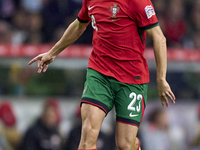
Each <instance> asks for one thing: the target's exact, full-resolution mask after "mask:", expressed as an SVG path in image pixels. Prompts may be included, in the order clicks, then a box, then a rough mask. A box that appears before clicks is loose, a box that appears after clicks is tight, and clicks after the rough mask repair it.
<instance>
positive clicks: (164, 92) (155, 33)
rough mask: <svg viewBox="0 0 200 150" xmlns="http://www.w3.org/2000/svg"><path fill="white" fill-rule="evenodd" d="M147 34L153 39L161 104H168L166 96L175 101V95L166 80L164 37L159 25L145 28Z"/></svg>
mask: <svg viewBox="0 0 200 150" xmlns="http://www.w3.org/2000/svg"><path fill="white" fill-rule="evenodd" d="M145 31H146V33H147V35H148V36H149V37H150V38H151V39H152V40H153V47H154V54H155V59H156V66H157V67H156V68H157V69H156V72H157V84H158V92H159V96H160V99H161V102H162V105H163V106H167V107H168V106H169V102H168V97H169V98H170V99H171V101H172V102H173V103H175V96H174V94H173V92H172V91H171V88H170V86H169V84H168V83H167V81H166V72H167V46H166V38H165V36H164V35H163V33H162V30H161V29H160V26H157V27H154V28H152V29H148V30H145Z"/></svg>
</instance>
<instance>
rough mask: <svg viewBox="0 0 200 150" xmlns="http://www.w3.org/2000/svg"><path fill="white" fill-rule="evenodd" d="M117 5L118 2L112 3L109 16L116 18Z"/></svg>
mask: <svg viewBox="0 0 200 150" xmlns="http://www.w3.org/2000/svg"><path fill="white" fill-rule="evenodd" d="M117 5H118V4H113V6H111V8H110V11H111V13H112V17H111V18H117V17H116V15H117V13H119V7H118V6H117Z"/></svg>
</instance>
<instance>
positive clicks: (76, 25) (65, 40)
mask: <svg viewBox="0 0 200 150" xmlns="http://www.w3.org/2000/svg"><path fill="white" fill-rule="evenodd" d="M88 24H89V23H82V22H80V21H79V20H78V19H76V20H75V21H74V22H72V23H71V24H70V25H69V27H68V28H67V29H66V31H65V32H64V34H63V36H62V37H61V39H60V40H59V41H58V42H57V43H56V44H55V45H54V46H53V47H52V49H50V50H49V51H48V52H47V53H43V54H40V55H38V56H36V57H35V58H33V59H32V60H31V61H30V62H29V65H31V64H32V63H34V62H36V61H38V73H41V72H42V69H43V68H44V69H43V72H45V71H46V70H47V68H48V65H49V64H50V63H51V62H52V61H53V60H54V59H55V58H56V56H57V55H58V54H59V53H60V52H62V51H63V50H64V49H65V48H66V47H68V46H69V45H71V44H73V43H74V42H75V41H76V40H77V39H78V38H79V37H80V36H81V35H82V34H83V32H84V31H85V29H86V27H87V26H88Z"/></svg>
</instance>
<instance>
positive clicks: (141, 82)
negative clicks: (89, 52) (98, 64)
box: [88, 65, 150, 84]
mask: <svg viewBox="0 0 200 150" xmlns="http://www.w3.org/2000/svg"><path fill="white" fill-rule="evenodd" d="M88 68H89V69H93V70H95V71H97V72H99V73H101V74H103V75H105V76H108V77H113V78H115V79H116V80H117V81H119V82H121V83H125V84H147V83H149V82H150V80H149V77H148V80H142V81H140V82H138V81H135V82H126V81H124V80H120V79H117V78H116V77H115V76H112V75H109V74H106V73H105V72H103V71H101V70H99V69H97V68H95V67H92V66H90V65H89V66H88ZM133 81H134V80H133Z"/></svg>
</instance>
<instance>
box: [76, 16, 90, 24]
mask: <svg viewBox="0 0 200 150" xmlns="http://www.w3.org/2000/svg"><path fill="white" fill-rule="evenodd" d="M77 19H78V21H80V22H81V23H88V22H89V20H82V19H80V18H79V17H77Z"/></svg>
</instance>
